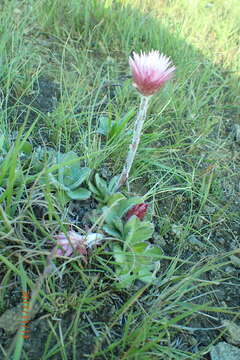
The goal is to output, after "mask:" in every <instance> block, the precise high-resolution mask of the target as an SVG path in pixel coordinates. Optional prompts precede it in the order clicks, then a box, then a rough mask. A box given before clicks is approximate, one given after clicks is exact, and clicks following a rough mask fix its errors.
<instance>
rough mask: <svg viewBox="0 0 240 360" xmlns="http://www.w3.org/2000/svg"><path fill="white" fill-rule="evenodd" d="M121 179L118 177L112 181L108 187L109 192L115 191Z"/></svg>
mask: <svg viewBox="0 0 240 360" xmlns="http://www.w3.org/2000/svg"><path fill="white" fill-rule="evenodd" d="M119 177H120V176H119V175H116V176H114V177H113V178H112V179H111V180H110V182H109V185H108V190H109V192H110V193H112V192H113V191H114V189H115V186H116V185H117V182H118V179H119Z"/></svg>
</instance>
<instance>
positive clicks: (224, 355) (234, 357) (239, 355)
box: [210, 341, 240, 360]
mask: <svg viewBox="0 0 240 360" xmlns="http://www.w3.org/2000/svg"><path fill="white" fill-rule="evenodd" d="M210 354H211V360H239V359H240V349H239V348H237V347H236V346H233V345H230V344H228V343H226V342H224V341H223V342H219V343H218V344H217V345H215V346H213V348H212V350H211V352H210Z"/></svg>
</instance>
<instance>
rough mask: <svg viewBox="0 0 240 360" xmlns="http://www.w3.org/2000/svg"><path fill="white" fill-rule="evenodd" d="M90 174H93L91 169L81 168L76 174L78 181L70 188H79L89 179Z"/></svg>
mask: <svg viewBox="0 0 240 360" xmlns="http://www.w3.org/2000/svg"><path fill="white" fill-rule="evenodd" d="M90 173H91V169H89V168H87V167H84V168H80V169H79V170H78V171H77V172H75V174H74V177H76V176H78V180H77V181H76V182H75V183H74V184H72V185H71V186H70V185H69V188H70V189H71V190H74V189H76V188H78V187H79V186H80V185H81V184H82V183H83V182H84V181H85V180H86V179H87V178H88V177H89V175H90Z"/></svg>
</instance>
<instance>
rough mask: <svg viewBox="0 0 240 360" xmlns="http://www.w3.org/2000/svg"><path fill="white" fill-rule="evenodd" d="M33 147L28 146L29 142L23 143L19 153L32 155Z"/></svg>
mask: <svg viewBox="0 0 240 360" xmlns="http://www.w3.org/2000/svg"><path fill="white" fill-rule="evenodd" d="M32 150H33V146H32V144H30V142H28V141H25V142H24V143H23V145H22V147H21V151H22V152H24V153H25V154H27V155H30V154H31V153H32Z"/></svg>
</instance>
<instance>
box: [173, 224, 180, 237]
mask: <svg viewBox="0 0 240 360" xmlns="http://www.w3.org/2000/svg"><path fill="white" fill-rule="evenodd" d="M172 233H173V234H174V235H175V236H176V237H178V238H181V236H182V234H183V226H182V225H177V224H173V225H172Z"/></svg>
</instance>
